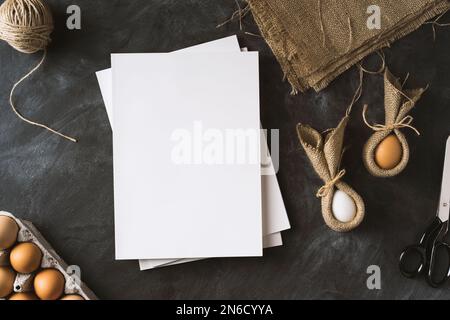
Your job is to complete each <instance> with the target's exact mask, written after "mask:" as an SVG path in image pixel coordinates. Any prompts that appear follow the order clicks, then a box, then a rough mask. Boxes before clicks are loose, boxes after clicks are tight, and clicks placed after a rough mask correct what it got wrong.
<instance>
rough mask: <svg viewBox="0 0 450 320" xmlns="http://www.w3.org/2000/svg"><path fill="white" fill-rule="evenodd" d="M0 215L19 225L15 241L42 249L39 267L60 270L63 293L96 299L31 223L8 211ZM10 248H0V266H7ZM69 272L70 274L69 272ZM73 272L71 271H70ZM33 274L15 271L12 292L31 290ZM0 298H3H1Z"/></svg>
mask: <svg viewBox="0 0 450 320" xmlns="http://www.w3.org/2000/svg"><path fill="white" fill-rule="evenodd" d="M0 215H3V216H8V217H10V218H12V219H14V221H16V223H17V225H18V226H19V234H18V236H17V242H33V243H34V244H35V245H37V246H38V247H39V249H41V251H42V262H41V268H54V269H57V270H58V271H60V272H61V273H62V274H63V276H64V279H65V289H64V294H66V295H67V294H78V295H80V296H82V297H83V298H84V299H85V300H97V299H98V298H97V297H96V296H95V294H94V293H93V292H92V291H91V290H90V289H89V288H88V287H87V286H86V284H84V283H83V282H82V281H81V280H80V278H79V276H78V275H77V274H76V272H73V271H75V268H74V267H72V266H69V265H67V263H66V262H64V260H63V259H61V257H60V256H59V255H58V254H57V253H56V252H55V250H54V249H53V248H52V246H51V245H50V244H49V243H48V242H47V240H45V238H44V237H43V236H42V234H41V233H40V232H39V231H38V230H37V229H36V227H35V226H34V225H33V223H31V222H29V221H26V220H21V219H18V218H16V217H15V216H14V215H12V214H11V213H9V212H6V211H0ZM9 253H10V249H7V250H0V266H9V265H10V263H9ZM69 272H71V274H69ZM72 272H73V273H72ZM34 276H35V273H34V274H21V273H17V275H16V279H15V281H14V292H16V293H17V292H30V291H33V280H34ZM0 300H4V299H1V298H0Z"/></svg>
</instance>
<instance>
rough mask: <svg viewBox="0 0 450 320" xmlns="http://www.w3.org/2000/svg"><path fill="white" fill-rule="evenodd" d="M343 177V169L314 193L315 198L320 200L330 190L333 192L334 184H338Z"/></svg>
mask: <svg viewBox="0 0 450 320" xmlns="http://www.w3.org/2000/svg"><path fill="white" fill-rule="evenodd" d="M344 176H345V169H342V170H341V171H339V173H338V174H337V175H336V176H335V177H334V178H333V179H331V180H330V181H328V182H327V183H325V184H324V185H323V186H322V187H320V189H319V190H318V191H317V193H316V197H317V198H322V197H325V196H326V195H328V193H329V192H330V191H331V190H333V187H334V186H335V184H336V183H338V182H339V180H341V179H342V178H343V177H344Z"/></svg>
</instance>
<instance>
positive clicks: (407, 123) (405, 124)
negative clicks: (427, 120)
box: [363, 104, 420, 136]
mask: <svg viewBox="0 0 450 320" xmlns="http://www.w3.org/2000/svg"><path fill="white" fill-rule="evenodd" d="M367 107H368V105H367V104H366V105H364V109H363V120H364V123H365V124H366V125H367V126H368V127H369V128H370V129H372V130H373V131H392V130H394V129H401V128H409V129H411V130H413V131H414V132H415V133H416V134H417V135H418V136H420V132H419V130H417V128H415V127H414V126H412V125H411V123H412V122H413V121H414V118H413V117H412V116H410V115H407V116H406V117H404V118H403V119H401V120H400V121H398V122H395V123H392V124H370V123H369V121H367V116H366V113H367Z"/></svg>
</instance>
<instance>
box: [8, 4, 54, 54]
mask: <svg viewBox="0 0 450 320" xmlns="http://www.w3.org/2000/svg"><path fill="white" fill-rule="evenodd" d="M52 31H53V18H52V13H51V11H50V9H49V7H48V6H47V5H46V4H45V3H44V2H42V1H41V0H6V1H5V2H4V3H3V4H2V5H1V6H0V39H2V40H4V41H6V42H7V43H8V44H10V45H11V46H12V47H13V48H14V49H16V50H17V51H20V52H23V53H28V54H31V53H35V52H37V51H39V50H43V49H45V48H46V47H47V46H48V44H49V43H50V34H51V33H52Z"/></svg>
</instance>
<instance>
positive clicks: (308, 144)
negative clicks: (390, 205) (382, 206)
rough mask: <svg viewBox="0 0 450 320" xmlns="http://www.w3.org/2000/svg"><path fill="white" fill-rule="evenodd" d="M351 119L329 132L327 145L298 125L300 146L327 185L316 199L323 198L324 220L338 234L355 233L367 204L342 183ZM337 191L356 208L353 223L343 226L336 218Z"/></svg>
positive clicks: (305, 126) (306, 127) (301, 125)
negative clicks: (346, 140)
mask: <svg viewBox="0 0 450 320" xmlns="http://www.w3.org/2000/svg"><path fill="white" fill-rule="evenodd" d="M348 119H349V117H348V116H345V117H344V118H343V119H342V120H341V122H340V123H339V125H338V126H337V127H336V128H335V129H332V130H330V131H329V132H328V134H327V135H326V138H325V142H324V141H323V138H322V135H321V134H320V133H319V132H318V131H317V130H315V129H313V128H311V127H310V126H308V125H303V124H298V125H297V134H298V138H299V140H300V143H301V145H302V146H303V148H304V149H305V151H306V154H307V156H308V158H309V160H310V161H311V164H312V166H313V167H314V170H315V171H316V173H317V174H318V175H319V177H320V178H321V179H322V180H323V182H324V183H325V184H324V185H323V187H321V188H320V189H319V191H318V192H317V196H318V197H321V198H322V216H323V218H324V220H325V223H326V224H327V225H328V226H329V227H330V228H331V229H333V230H335V231H338V232H346V231H350V230H353V229H354V228H356V227H357V226H358V225H359V224H360V223H361V222H362V220H363V218H364V201H363V199H362V198H361V196H360V195H359V194H357V193H356V192H355V191H354V190H353V189H352V188H351V187H350V186H349V185H348V184H346V183H345V182H342V177H343V176H344V175H345V170H340V168H339V167H340V163H341V157H342V153H343V151H342V146H343V141H344V133H345V128H346V126H347V123H348ZM336 188H337V189H339V190H341V191H343V192H345V193H346V194H347V195H349V196H350V198H352V199H353V201H354V203H355V205H356V215H355V218H354V219H353V220H352V221H350V222H347V223H343V222H340V221H338V220H336V218H335V217H334V215H333V210H332V203H333V197H334V193H335V189H336Z"/></svg>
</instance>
